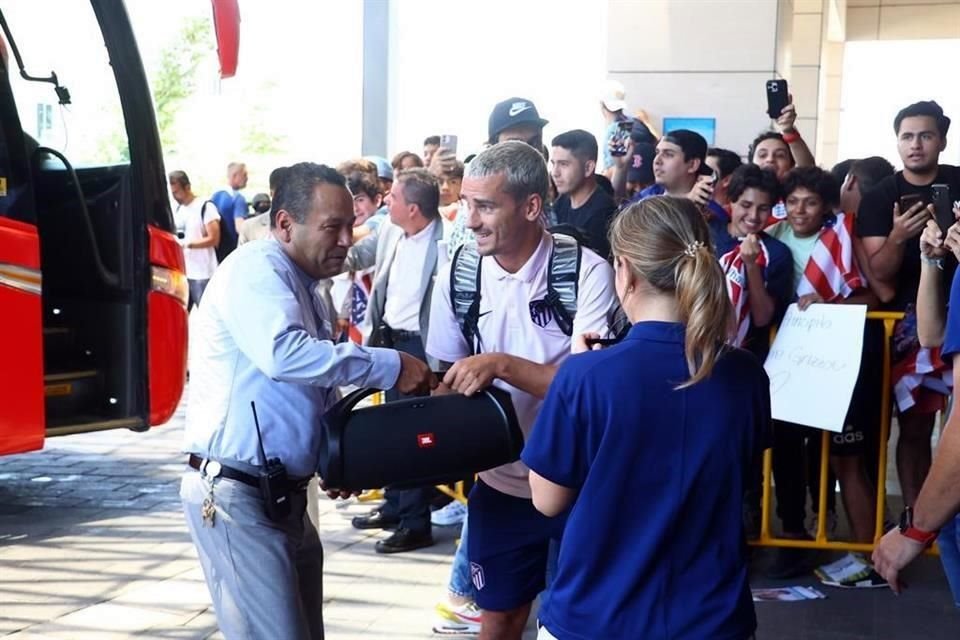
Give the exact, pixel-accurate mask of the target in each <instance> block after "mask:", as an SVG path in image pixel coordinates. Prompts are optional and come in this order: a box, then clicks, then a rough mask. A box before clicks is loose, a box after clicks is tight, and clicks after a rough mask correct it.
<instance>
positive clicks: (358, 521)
mask: <svg viewBox="0 0 960 640" xmlns="http://www.w3.org/2000/svg"><path fill="white" fill-rule="evenodd" d="M350 523H351V524H352V525H353V528H354V529H396V528H397V527H398V526H400V518H397V517H394V516H388V515H385V514H384V513H383V511H381V510H380V509H374V510H373V511H371V512H370V513H369V514H367V515H365V516H357V517H356V518H354V519H353V520H351V521H350Z"/></svg>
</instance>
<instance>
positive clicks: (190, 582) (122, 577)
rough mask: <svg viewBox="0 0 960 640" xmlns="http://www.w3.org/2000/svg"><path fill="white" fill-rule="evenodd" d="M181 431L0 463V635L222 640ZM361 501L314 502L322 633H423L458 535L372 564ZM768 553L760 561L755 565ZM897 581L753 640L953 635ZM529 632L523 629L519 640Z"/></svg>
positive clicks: (768, 606) (950, 615)
mask: <svg viewBox="0 0 960 640" xmlns="http://www.w3.org/2000/svg"><path fill="white" fill-rule="evenodd" d="M181 423H182V415H181V414H178V416H177V417H176V418H175V419H174V421H173V422H172V423H171V424H169V425H167V426H165V427H163V428H160V429H155V430H153V431H151V432H149V433H146V434H137V433H131V432H108V433H99V434H85V435H80V436H70V437H66V438H59V439H55V440H51V441H50V442H49V446H48V448H47V449H46V450H45V451H43V452H38V453H32V454H26V455H22V456H10V457H4V458H0V636H6V637H9V638H17V639H18V640H19V639H27V638H33V639H48V640H52V639H58V640H85V639H87V638H90V639H96V640H113V639H120V638H170V639H186V638H197V639H201V638H210V637H220V635H219V633H218V632H217V630H216V629H217V627H216V620H215V618H214V616H213V614H212V612H211V610H210V604H209V597H208V594H207V592H206V587H205V585H204V583H203V580H202V576H201V573H200V569H199V566H198V565H197V562H196V557H195V554H194V551H193V547H192V545H191V544H190V541H189V538H188V535H187V532H186V528H185V526H184V524H183V519H182V516H181V514H180V512H179V502H178V499H177V487H178V478H179V475H180V474H181V472H182V470H183V465H182V460H183V457H182V455H180V454H179V453H178V450H179V445H180V434H181V429H180V425H181ZM368 506H369V505H359V504H351V505H343V506H339V507H338V506H337V505H336V504H335V503H333V502H330V501H328V500H326V498H323V499H321V501H320V518H319V522H320V529H321V536H322V538H323V541H324V547H325V551H326V553H325V558H326V564H325V609H324V615H325V619H326V628H327V637H328V638H329V639H331V640H347V639H350V638H389V639H395V640H401V639H421V640H422V639H425V638H430V637H431V633H430V627H431V623H432V619H433V615H432V608H433V604H434V603H435V602H436V601H437V600H438V599H440V598H442V597H443V594H444V585H445V584H446V581H447V577H448V571H449V563H450V559H451V556H452V553H453V549H454V544H455V537H456V531H455V530H451V529H437V530H435V537H436V538H437V541H438V542H437V545H436V546H434V547H432V548H430V549H425V550H422V551H419V552H415V553H410V554H402V555H398V556H389V557H384V556H379V555H377V554H375V553H374V552H373V538H375V537H376V536H378V535H382V534H378V533H369V532H359V531H356V530H354V529H352V528H351V527H350V524H349V519H350V517H352V516H353V515H356V514H358V513H362V512H364V511H365V510H366V509H367V508H368ZM635 507H636V508H639V505H631V504H630V503H629V500H628V501H627V502H626V503H625V504H624V508H635ZM624 536H629V532H626V531H625V532H624ZM767 553H768V552H766V551H764V552H761V553H759V554H758V556H757V565H758V567H762V565H763V563H764V562H766V561H767V559H768V558H766V554H767ZM908 580H910V582H911V584H912V585H913V586H912V587H911V589H909V590H908V591H907V592H906V594H905V595H903V596H901V597H896V596H894V595H893V594H891V593H890V592H889V591H887V590H885V589H884V590H874V591H840V590H833V589H827V594H828V596H829V597H828V598H827V599H826V600H821V601H814V602H800V603H762V604H759V605H758V606H757V612H758V616H759V619H760V629H759V631H758V635H757V637H758V638H761V639H763V638H775V639H778V640H807V639H824V640H855V639H856V640H866V639H868V638H869V639H878V640H880V639H882V640H891V639H900V638H918V639H923V640H941V639H942V640H947V639H951V640H956V639H957V638H960V614H958V612H957V611H956V610H955V609H954V608H953V607H952V605H951V604H950V601H949V594H948V591H947V588H946V584H945V581H944V579H943V577H942V572H941V571H940V569H939V564H938V562H937V560H936V559H934V558H928V559H925V560H924V561H923V562H922V563H921V564H920V565H919V566H918V567H916V568H914V569H913V570H912V571H911V572H910V573H909V574H908ZM768 584H787V583H770V582H769V581H765V580H763V579H760V578H757V580H756V585H755V586H763V585H768ZM788 584H807V585H815V584H816V580H815V579H814V578H813V577H812V576H811V577H810V578H808V579H803V580H794V581H789V582H788ZM534 636H535V632H534V631H533V628H532V624H531V626H530V628H529V630H528V633H527V634H526V637H527V638H533V637H534Z"/></svg>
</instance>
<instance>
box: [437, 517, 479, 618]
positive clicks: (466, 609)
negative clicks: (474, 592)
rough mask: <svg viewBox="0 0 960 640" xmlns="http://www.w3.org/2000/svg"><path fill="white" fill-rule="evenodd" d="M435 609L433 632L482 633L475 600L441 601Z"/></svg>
mask: <svg viewBox="0 0 960 640" xmlns="http://www.w3.org/2000/svg"><path fill="white" fill-rule="evenodd" d="M458 504H459V503H458ZM435 611H436V613H437V622H436V624H434V625H433V632H434V633H436V634H438V635H442V636H475V635H478V634H479V633H480V620H481V618H482V614H481V612H480V609H479V608H478V607H477V604H476V603H475V602H468V603H466V604H464V605H460V606H459V607H454V606H451V605H450V604H447V603H446V602H441V603H439V604H438V605H437V606H436V608H435Z"/></svg>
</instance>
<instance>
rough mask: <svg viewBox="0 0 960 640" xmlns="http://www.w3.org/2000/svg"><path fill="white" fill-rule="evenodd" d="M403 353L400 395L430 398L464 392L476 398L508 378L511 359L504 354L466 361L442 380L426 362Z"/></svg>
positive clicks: (475, 357) (398, 382) (487, 355)
mask: <svg viewBox="0 0 960 640" xmlns="http://www.w3.org/2000/svg"><path fill="white" fill-rule="evenodd" d="M399 353H400V377H399V378H397V384H396V388H397V390H398V391H400V393H405V394H410V395H426V394H428V393H430V392H431V391H436V392H437V393H451V392H452V393H462V394H463V395H465V396H472V395H474V394H475V393H477V392H479V391H482V390H483V389H486V388H487V387H489V386H490V385H491V384H492V383H493V381H494V380H496V379H497V378H501V379H502V378H504V376H505V369H506V367H507V366H508V364H509V361H510V359H509V357H508V356H506V355H504V354H502V353H481V354H478V355H475V356H470V357H469V358H464V359H463V360H460V361H459V362H457V363H455V364H454V365H453V366H452V367H450V369H449V370H448V371H447V372H446V373H445V374H443V379H442V380H441V379H440V378H439V377H438V376H437V374H436V373H434V372H433V371H431V370H430V367H428V366H427V364H426V363H425V362H423V361H422V360H418V359H417V358H414V357H413V356H411V355H410V354H407V353H403V352H399Z"/></svg>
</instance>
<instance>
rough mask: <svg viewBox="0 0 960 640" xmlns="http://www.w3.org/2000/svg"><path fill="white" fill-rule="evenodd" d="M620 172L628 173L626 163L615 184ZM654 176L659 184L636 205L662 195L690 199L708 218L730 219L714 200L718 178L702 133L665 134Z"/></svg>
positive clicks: (654, 185)
mask: <svg viewBox="0 0 960 640" xmlns="http://www.w3.org/2000/svg"><path fill="white" fill-rule="evenodd" d="M621 171H622V172H623V174H625V173H626V166H625V163H624V165H623V166H621V165H620V164H618V165H617V171H616V173H617V174H618V175H617V177H615V178H614V180H613V182H614V184H615V185H616V184H617V183H618V178H620V177H621V176H620V175H619V174H621ZM653 176H654V178H655V179H656V184H653V185H651V186H649V187H647V188H646V189H644V190H643V191H641V192H640V193H639V194H637V195H636V196H635V197H634V199H633V202H639V201H641V200H646V199H647V198H649V197H652V196H662V195H671V196H675V197H678V198H689V199H690V200H693V202H694V204H696V205H697V206H698V207H699V208H700V212H701V213H702V214H704V216H706V217H707V218H708V219H712V218H716V219H719V220H723V221H728V220H729V219H730V216H729V215H727V212H726V210H725V209H724V208H723V207H721V206H720V205H719V204H717V203H716V201H714V200H713V187H714V185H715V184H716V182H717V178H718V176H717V174H716V173H715V172H714V171H713V169H711V168H710V167H709V166H708V165H707V141H706V140H704V138H703V136H701V135H700V134H699V133H697V132H695V131H690V130H688V129H677V130H675V131H671V132H669V133H665V134H664V135H663V137H662V138H661V139H660V142H658V143H657V151H656V155H655V156H654V158H653Z"/></svg>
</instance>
